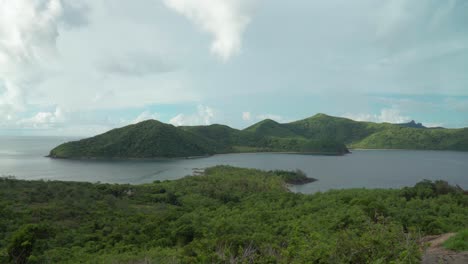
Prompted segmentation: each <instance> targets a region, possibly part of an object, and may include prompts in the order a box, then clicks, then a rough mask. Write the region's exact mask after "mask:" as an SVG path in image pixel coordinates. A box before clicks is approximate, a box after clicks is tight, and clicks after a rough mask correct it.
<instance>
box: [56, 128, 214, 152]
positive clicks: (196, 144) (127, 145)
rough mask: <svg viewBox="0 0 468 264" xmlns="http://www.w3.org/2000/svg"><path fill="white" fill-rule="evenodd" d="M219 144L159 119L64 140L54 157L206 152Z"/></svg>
mask: <svg viewBox="0 0 468 264" xmlns="http://www.w3.org/2000/svg"><path fill="white" fill-rule="evenodd" d="M217 147H218V144H217V143H216V142H214V141H211V140H209V139H207V138H205V137H201V136H199V135H197V134H195V133H191V132H190V131H185V130H182V129H179V128H177V127H175V126H173V125H168V124H164V123H161V122H159V121H155V120H148V121H144V122H141V123H138V124H136V125H130V126H126V127H122V128H118V129H113V130H111V131H109V132H106V133H104V134H101V135H98V136H95V137H92V138H88V139H83V140H79V141H74V142H68V143H65V144H62V145H60V146H58V147H56V148H54V149H53V150H51V151H50V156H51V157H54V158H154V157H169V158H170V157H188V156H204V155H210V154H213V153H216V150H217Z"/></svg>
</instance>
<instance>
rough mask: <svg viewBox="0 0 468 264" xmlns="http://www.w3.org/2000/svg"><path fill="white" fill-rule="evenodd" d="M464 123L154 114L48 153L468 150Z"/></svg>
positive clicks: (144, 155) (160, 155)
mask: <svg viewBox="0 0 468 264" xmlns="http://www.w3.org/2000/svg"><path fill="white" fill-rule="evenodd" d="M467 142H468V128H463V129H446V128H440V127H437V128H427V127H424V126H422V125H421V124H419V125H418V124H415V123H414V122H410V123H407V124H390V123H372V122H358V121H354V120H351V119H347V118H341V117H333V116H328V115H325V114H316V115H314V116H312V117H309V118H306V119H303V120H299V121H294V122H290V123H283V124H280V123H278V122H276V121H274V120H271V119H266V120H263V121H260V122H258V123H256V124H254V125H252V126H250V127H247V128H245V129H242V130H239V129H234V128H231V127H229V126H225V125H219V124H213V125H207V126H180V127H175V126H173V125H170V124H165V123H162V122H159V121H156V120H147V121H143V122H140V123H137V124H133V125H128V126H125V127H122V128H118V129H113V130H110V131H108V132H106V133H104V134H100V135H97V136H94V137H91V138H86V139H82V140H79V141H73V142H67V143H64V144H61V145H59V146H57V147H56V148H54V149H52V150H51V151H50V155H49V156H50V157H52V158H71V159H81V158H85V159H88V158H177V157H194V156H207V155H213V154H223V153H238V152H296V153H308V154H324V155H344V154H347V153H349V150H348V148H362V149H415V150H457V151H468V143H467Z"/></svg>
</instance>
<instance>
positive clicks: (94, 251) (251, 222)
mask: <svg viewBox="0 0 468 264" xmlns="http://www.w3.org/2000/svg"><path fill="white" fill-rule="evenodd" d="M303 177H306V176H305V175H303V174H302V173H301V172H299V171H298V172H286V171H271V172H263V171H259V170H251V169H240V168H233V167H227V166H218V167H214V168H209V169H207V170H206V172H205V174H204V175H200V176H190V177H186V178H183V179H180V180H175V181H163V182H159V181H157V182H154V183H152V184H143V185H128V184H127V185H118V184H92V183H78V182H56V181H21V180H15V179H11V178H10V179H7V178H3V179H1V178H0V263H15V261H16V262H17V260H18V258H16V259H15V257H17V256H21V259H22V260H24V261H25V262H23V263H145V262H146V263H226V262H229V263H247V262H249V263H417V262H418V260H419V257H420V251H419V247H418V239H419V238H420V236H422V235H426V234H438V233H442V232H456V231H459V230H462V229H466V228H468V226H467V224H468V196H467V195H465V194H463V193H462V192H460V190H459V189H458V188H455V187H451V186H449V185H447V184H446V183H444V182H427V181H425V182H422V183H420V184H418V185H416V186H415V187H413V188H405V189H402V190H366V189H352V190H334V191H329V192H326V193H316V194H313V195H303V194H296V193H291V192H289V191H288V189H287V188H286V181H290V180H293V181H294V180H297V179H303ZM17 252H24V253H22V254H18V253H17ZM26 253H27V254H26ZM19 263H21V262H19Z"/></svg>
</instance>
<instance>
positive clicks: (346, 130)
mask: <svg viewBox="0 0 468 264" xmlns="http://www.w3.org/2000/svg"><path fill="white" fill-rule="evenodd" d="M282 126H284V127H286V128H288V129H289V130H291V131H294V132H295V133H296V134H298V135H301V136H303V137H305V138H308V139H316V140H323V139H327V138H328V139H331V140H335V141H340V142H344V143H345V144H346V145H347V146H348V147H351V148H364V149H421V150H423V149H424V150H458V151H468V128H464V129H446V128H425V127H423V126H422V125H421V126H420V125H418V124H417V123H415V122H410V123H407V124H390V123H372V122H359V121H354V120H351V119H347V118H341V117H332V116H328V115H325V114H317V115H315V116H313V117H310V118H307V119H303V120H299V121H295V122H291V123H287V124H282Z"/></svg>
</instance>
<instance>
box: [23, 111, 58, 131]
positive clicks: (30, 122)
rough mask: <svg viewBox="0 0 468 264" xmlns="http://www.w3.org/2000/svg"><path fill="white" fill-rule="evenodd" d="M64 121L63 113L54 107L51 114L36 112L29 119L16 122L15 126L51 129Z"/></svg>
mask: <svg viewBox="0 0 468 264" xmlns="http://www.w3.org/2000/svg"><path fill="white" fill-rule="evenodd" d="M65 121H66V117H65V113H64V111H63V110H62V109H61V108H60V107H56V108H55V111H53V112H38V113H36V114H35V115H34V116H32V117H30V118H24V119H20V120H18V121H17V124H18V125H21V126H22V127H28V128H51V127H54V126H56V125H57V124H60V123H64V122H65Z"/></svg>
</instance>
